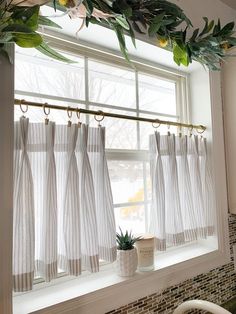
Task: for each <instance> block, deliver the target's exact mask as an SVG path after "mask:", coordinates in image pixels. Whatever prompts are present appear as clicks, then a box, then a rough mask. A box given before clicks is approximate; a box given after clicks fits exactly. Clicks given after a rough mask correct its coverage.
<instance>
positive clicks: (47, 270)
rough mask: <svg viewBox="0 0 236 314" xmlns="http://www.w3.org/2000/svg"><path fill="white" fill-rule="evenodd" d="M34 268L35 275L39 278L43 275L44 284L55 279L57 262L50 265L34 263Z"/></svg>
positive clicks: (40, 262) (39, 262) (41, 262)
mask: <svg viewBox="0 0 236 314" xmlns="http://www.w3.org/2000/svg"><path fill="white" fill-rule="evenodd" d="M35 268H36V269H37V273H36V274H37V275H38V276H40V277H41V274H44V276H45V277H44V279H45V281H46V282H49V281H51V280H52V279H54V278H56V277H57V261H55V262H53V263H51V264H45V263H44V262H43V261H39V260H37V261H35Z"/></svg>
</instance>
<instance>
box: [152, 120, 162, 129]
mask: <svg viewBox="0 0 236 314" xmlns="http://www.w3.org/2000/svg"><path fill="white" fill-rule="evenodd" d="M160 125H161V123H160V121H159V120H158V119H156V120H155V121H154V122H152V127H153V128H154V129H158V128H159V127H160Z"/></svg>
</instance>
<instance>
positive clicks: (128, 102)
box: [89, 61, 136, 108]
mask: <svg viewBox="0 0 236 314" xmlns="http://www.w3.org/2000/svg"><path fill="white" fill-rule="evenodd" d="M135 95H136V94H135V74H134V72H132V71H128V70H124V69H121V68H119V67H115V66H110V65H106V64H103V63H99V62H95V61H89V100H90V101H93V102H96V103H103V104H108V105H111V106H120V107H127V108H135V107H136V97H135Z"/></svg>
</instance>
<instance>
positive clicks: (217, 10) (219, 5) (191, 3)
mask: <svg viewBox="0 0 236 314" xmlns="http://www.w3.org/2000/svg"><path fill="white" fill-rule="evenodd" d="M171 2H174V3H176V4H177V5H178V6H180V7H181V8H182V9H183V10H184V12H185V13H186V15H187V16H188V17H190V19H191V20H192V22H193V26H194V27H199V26H201V25H203V24H204V21H203V20H202V17H203V16H206V17H208V18H209V19H214V20H217V19H218V18H220V19H221V21H222V24H224V23H228V22H231V21H233V20H234V21H235V20H236V10H233V9H232V8H230V7H229V6H227V5H226V4H224V3H223V2H221V1H220V0H171Z"/></svg>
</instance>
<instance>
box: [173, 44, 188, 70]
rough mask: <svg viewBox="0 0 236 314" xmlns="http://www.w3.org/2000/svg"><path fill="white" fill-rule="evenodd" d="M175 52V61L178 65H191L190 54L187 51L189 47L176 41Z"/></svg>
mask: <svg viewBox="0 0 236 314" xmlns="http://www.w3.org/2000/svg"><path fill="white" fill-rule="evenodd" d="M173 54H174V61H175V63H177V64H178V65H181V64H183V65H184V66H188V65H189V56H188V53H187V49H183V48H181V47H180V46H179V45H178V44H176V43H175V44H174V49H173Z"/></svg>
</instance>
